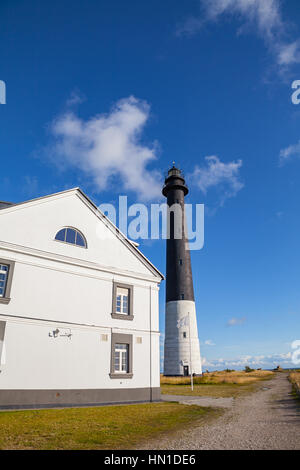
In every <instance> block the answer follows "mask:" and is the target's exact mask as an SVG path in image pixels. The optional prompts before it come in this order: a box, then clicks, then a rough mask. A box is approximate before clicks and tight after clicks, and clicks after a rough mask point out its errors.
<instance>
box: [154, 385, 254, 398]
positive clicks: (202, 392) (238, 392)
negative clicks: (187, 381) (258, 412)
mask: <svg viewBox="0 0 300 470" xmlns="http://www.w3.org/2000/svg"><path fill="white" fill-rule="evenodd" d="M258 386H263V385H262V383H260V384H258V383H254V384H223V383H220V384H214V385H210V384H203V385H194V390H193V392H192V390H191V386H190V385H162V386H161V393H163V394H167V395H192V396H198V397H202V396H203V397H214V398H220V397H223V398H227V397H239V396H242V395H247V394H248V393H252V392H254V391H255V390H256V389H257V388H258Z"/></svg>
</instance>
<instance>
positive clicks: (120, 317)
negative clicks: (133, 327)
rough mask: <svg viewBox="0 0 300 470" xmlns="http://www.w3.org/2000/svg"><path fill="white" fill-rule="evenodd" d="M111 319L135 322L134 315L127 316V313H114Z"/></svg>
mask: <svg viewBox="0 0 300 470" xmlns="http://www.w3.org/2000/svg"><path fill="white" fill-rule="evenodd" d="M111 317H112V318H115V319H116V320H133V315H126V314H125V313H112V314H111Z"/></svg>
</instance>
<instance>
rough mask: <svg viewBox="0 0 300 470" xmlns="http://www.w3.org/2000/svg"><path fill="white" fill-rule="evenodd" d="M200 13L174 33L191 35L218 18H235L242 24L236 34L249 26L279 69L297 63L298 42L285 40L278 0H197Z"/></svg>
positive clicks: (285, 29) (299, 45)
mask: <svg viewBox="0 0 300 470" xmlns="http://www.w3.org/2000/svg"><path fill="white" fill-rule="evenodd" d="M199 1H200V5H201V9H202V16H201V19H200V18H195V17H190V18H189V19H188V20H187V21H186V22H185V23H184V24H183V25H181V26H180V27H179V28H178V30H177V34H178V35H181V34H194V33H195V32H197V31H198V30H199V29H201V27H202V26H203V25H204V24H205V23H207V22H216V21H218V20H219V19H220V17H230V16H231V17H232V16H233V17H236V18H238V20H239V21H240V22H241V23H242V26H241V27H240V29H239V30H238V32H239V33H241V32H244V30H245V29H246V30H247V31H249V29H250V28H252V29H253V30H254V31H255V32H256V33H257V34H258V35H259V36H260V37H261V38H262V39H263V40H264V42H265V44H266V46H267V48H268V49H269V50H270V51H271V52H272V54H273V55H274V56H275V59H276V62H277V64H278V65H279V66H280V68H281V69H284V68H286V67H287V66H289V65H291V64H293V63H299V62H300V44H299V41H298V40H297V41H294V42H292V43H290V42H286V39H284V38H285V37H286V36H287V34H288V32H289V29H290V28H289V24H288V23H287V22H285V21H284V20H283V18H282V13H281V9H280V3H281V2H280V1H279V0H199Z"/></svg>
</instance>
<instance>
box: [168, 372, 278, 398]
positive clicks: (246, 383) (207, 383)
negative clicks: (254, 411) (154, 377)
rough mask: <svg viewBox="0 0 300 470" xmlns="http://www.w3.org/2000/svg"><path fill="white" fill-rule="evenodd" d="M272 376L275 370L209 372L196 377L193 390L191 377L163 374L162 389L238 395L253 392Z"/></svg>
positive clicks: (217, 394) (203, 393)
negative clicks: (166, 375)
mask: <svg viewBox="0 0 300 470" xmlns="http://www.w3.org/2000/svg"><path fill="white" fill-rule="evenodd" d="M272 377H274V372H271V371H264V370H254V371H253V372H245V371H230V372H226V371H220V372H219V371H217V372H208V373H205V374H203V376H202V377H194V390H193V391H191V387H190V382H191V379H190V377H164V376H161V391H162V393H163V394H168V395H195V396H207V397H216V398H218V397H224V398H226V397H237V396H240V395H244V394H247V393H251V392H252V391H254V390H255V389H256V388H257V384H259V383H260V382H261V381H262V380H268V379H271V378H272Z"/></svg>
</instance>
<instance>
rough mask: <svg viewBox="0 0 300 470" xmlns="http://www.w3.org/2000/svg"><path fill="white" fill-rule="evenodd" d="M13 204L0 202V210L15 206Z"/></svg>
mask: <svg viewBox="0 0 300 470" xmlns="http://www.w3.org/2000/svg"><path fill="white" fill-rule="evenodd" d="M13 205H14V204H13V203H12V202H5V201H0V209H6V207H10V206H13Z"/></svg>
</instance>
